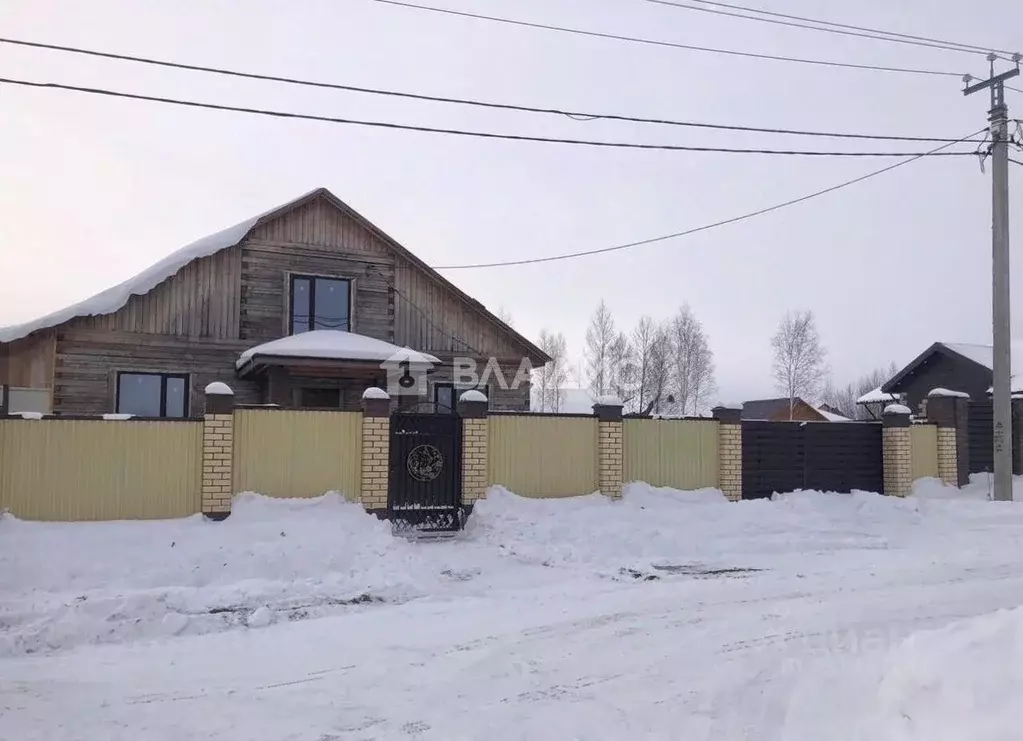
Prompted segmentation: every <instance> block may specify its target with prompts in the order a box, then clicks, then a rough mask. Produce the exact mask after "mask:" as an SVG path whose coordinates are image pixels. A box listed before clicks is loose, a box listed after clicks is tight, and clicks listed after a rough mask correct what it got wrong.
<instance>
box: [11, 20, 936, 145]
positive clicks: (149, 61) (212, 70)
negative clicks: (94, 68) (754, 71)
mask: <svg viewBox="0 0 1023 741" xmlns="http://www.w3.org/2000/svg"><path fill="white" fill-rule="evenodd" d="M0 44H12V45H15V46H23V47H29V48H32V49H45V50H49V51H60V52H67V53H70V54H80V55H84V56H90V57H99V58H103V59H113V60H118V61H125V62H134V63H139V64H146V65H152V66H156V67H168V68H171V69H180V70H187V71H191V72H204V73H209V74H215V75H224V76H228V77H240V78H245V79H250V80H261V81H266V82H280V83H285V84H288V85H299V86H303V87H313V88H325V89H329V90H343V91H346V92H355V93H366V94H369V95H382V96H388V97H397V98H408V99H411V100H422V101H429V102H433V103H450V104H457V105H466V106H474V107H479V108H492V109H498V110H508V111H519V112H525V113H541V114H550V115H558V116H566V117H568V118H573V119H586V120H597V119H602V120H607V121H626V122H630V123H646V124H659V125H665V126H680V127H689V128H700V129H718V130H721V131H744V132H755V133H764V134H783V135H792V136H818V137H825V138H834V139H875V140H881V141H915V142H940V143H944V142H953V141H955V140H954V139H951V138H937V137H923V136H886V135H876V134H857V133H845V132H830V131H806V130H801V129H779V128H764V127H759V126H739V125H728V124H714V123H706V122H701V121H679V120H672V119H663V118H642V117H638V116H623V115H617V114H611V113H589V112H583V111H572V110H563V109H558V108H537V107H533V106H525V105H515V104H511V103H495V102H492V101H481V100H472V99H468V98H451V97H444V96H437V95H423V94H420V93H408V92H400V91H396V90H382V89H379V88H367V87H359V86H355V85H343V84H339V83H331V82H318V81H315V80H304V79H299V78H294V77H282V76H279V75H265V74H259V73H256V72H243V71H240V70H233V69H225V68H222V67H205V66H201V65H197V64H187V63H184V62H171V61H167V60H162V59H153V58H151V57H139V56H134V55H129V54H116V53H113V52H103V51H97V50H94V49H83V48H80V47H74V46H61V45H58V44H47V43H43V42H38V41H24V40H21V39H6V38H0Z"/></svg>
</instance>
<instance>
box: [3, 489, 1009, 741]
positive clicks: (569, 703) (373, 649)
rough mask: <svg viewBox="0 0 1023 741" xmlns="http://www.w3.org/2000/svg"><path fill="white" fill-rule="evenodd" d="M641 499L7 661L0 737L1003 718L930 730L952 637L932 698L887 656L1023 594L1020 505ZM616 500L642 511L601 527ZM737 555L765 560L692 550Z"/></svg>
mask: <svg viewBox="0 0 1023 741" xmlns="http://www.w3.org/2000/svg"><path fill="white" fill-rule="evenodd" d="M817 499H818V500H823V498H822V497H817ZM846 499H848V498H846ZM636 501H637V502H640V503H642V504H643V505H644V506H638V507H636V508H635V511H632V512H631V514H628V515H627V516H624V515H625V513H623V512H622V511H621V510H619V511H614V510H606V509H605V508H600V507H591V508H590V509H593V510H594V511H595V512H598V513H602V514H589V510H587V509H586V508H585V507H583V506H582V505H578V506H579V507H580V511H579V512H575V513H574V514H575V517H574V519H568V518H562V519H560V520H553V519H552V518H551V517H549V511H550V510H549V508H548V509H540V508H536V507H534V506H533V504H532V503H530V504H529V506H528V507H527V508H526V509H525V510H523V509H522V508H521V507H517V505H511V504H509V503H508V502H505V503H504V508H503V509H502V508H501V507H500V506H497V505H495V508H494V509H495V511H494V513H493V515H492V516H491V517H490V521H489V522H490V524H489V526H488V527H487V528H486V529H485V530H480V531H477V532H475V533H470V534H469V535H468V536H467V538H466V540H465V541H464V542H454V543H430V544H413V545H410V546H408V548H410V549H412V550H411V552H412V553H413V555H414V556H415V560H416V561H417V562H418V563H419V564H420V566H423V567H427V566H429V565H434V566H436V567H438V568H440V567H443V568H442V569H441V570H450V564H452V563H455V562H460V563H462V564H463V565H464V566H466V567H467V568H466V569H465V570H464V571H462V572H459V573H458V574H457V575H456V578H451V579H448V582H447V585H446V586H444V587H440V586H438V585H436V584H430V585H429V586H430V587H431V588H430V589H429V590H427V591H429V592H430V593H428V594H423V595H422V596H418V597H416V598H412V599H409V600H408V601H403V602H401V603H400V604H367V605H359V606H351V607H346V608H344V610H343V611H342V612H340V613H339V614H335V615H332V616H329V617H324V618H320V619H299V620H287V621H282V622H278V623H277V624H272V625H269V626H266V627H258V628H256V627H254V628H245V627H238V628H234V629H228V630H221V631H218V632H212V633H204V634H200V635H178V636H173V637H166V638H160V639H156V640H149V641H134V642H116V643H112V644H108V645H87V646H77V647H73V648H70V649H67V650H61V651H57V652H55V653H52V654H47V655H24V656H12V657H10V658H7V659H3V660H0V710H2V716H0V738H2V739H4V741H14V739H17V740H18V741H22V740H25V741H28V740H29V739H54V740H63V739H89V740H90V741H91V740H93V739H98V738H103V739H132V741H136V740H137V739H175V740H182V741H184V740H187V739H246V740H261V739H266V740H268V741H269V740H273V741H278V740H283V739H289V740H291V739H294V740H296V741H298V740H303V741H304V740H305V739H310V740H312V741H325V740H326V739H407V738H414V739H446V740H454V739H488V740H494V741H504V740H506V739H507V740H511V739H534V740H535V739H551V740H554V739H557V740H559V741H560V740H562V739H686V740H687V741H688V740H699V739H746V738H748V739H785V740H786V741H788V740H790V739H795V740H802V739H806V740H807V741H810V740H811V739H821V738H828V739H864V740H865V739H868V738H869V739H872V741H877V740H878V739H893V740H894V739H899V740H900V741H901V740H902V739H906V740H908V739H917V738H919V739H921V740H922V739H923V738H928V741H940V739H944V738H948V739H954V738H967V737H970V738H992V739H995V738H997V739H1000V738H1005V739H1008V738H1012V737H1013V736H1011V735H1004V736H1000V735H970V736H966V735H957V734H962V733H963V732H964V731H963V729H964V728H965V727H967V726H963V725H958V726H957V725H956V724H954V723H948V722H942V723H941V724H939V725H938V726H937V733H936V731H935V723H934V720H935V719H934V717H932V716H934V714H938V715H940V713H941V710H942V707H941V706H942V705H943V704H944V705H947V703H946V702H944V700H943V696H942V694H941V692H940V687H938V688H937V689H935V688H934V686H932V685H935V683H934V682H933V681H931V680H932V679H933V677H932V678H931V679H928V675H927V671H934V672H939V670H941V667H942V663H941V660H940V659H941V657H940V656H939V655H938V654H936V653H935V651H934V650H929V652H928V653H926V654H925V655H926V656H927V657H931V658H933V662H932V663H933V664H934V666H926V667H924V668H922V669H921V670H920V673H919V676H918V677H916V680H919V682H918V683H920V684H923V685H925V686H926V687H927V688H928V689H929V690H930V691H931V692H932V697H931V701H933V702H932V704H934V703H936V706H935V707H933V708H930V710H928V708H929V707H930V706H929V705H928V704H927V703H923V704H921V701H920V698H919V697H918V696H917V695H918V694H919V693H916V694H914V692H915V690H916V689H919V688H916V687H915V685H914V686H912V687H911V686H909V684H908V682H910V681H911V680H909V679H905V678H900V677H895V678H893V677H892V676H891V672H890V671H888V669H887V668H886V665H885V662H886V661H888V660H889V659H890V658H891V656H892V655H893V652H898V651H900V650H903V649H900V644H901V643H902V641H903V640H904V639H905V638H906V637H907V636H910V635H912V634H915V633H918V632H919V631H921V630H926V629H930V628H940V627H942V626H945V625H948V624H950V623H954V622H955V621H960V620H962V619H964V618H970V617H972V616H976V615H985V614H988V613H991V612H993V611H995V610H998V609H1001V608H1014V607H1016V606H1019V605H1023V569H1020V568H1019V567H1018V566H1017V562H1018V543H1019V540H1020V538H1019V536H1018V535H1017V532H1020V533H1023V529H1021V526H1023V514H1019V515H1017V514H1016V512H1015V506H1016V505H992V504H991V503H986V502H983V503H981V502H969V503H958V502H957V503H954V506H953V504H948V503H943V502H939V503H934V504H933V505H928V506H924V505H920V506H919V507H917V508H916V509H914V507H916V505H914V504H913V503H911V502H907V503H901V502H899V503H894V504H893V503H892V502H891V500H882V499H880V498H877V497H873V498H870V499H869V500H863V501H861V502H858V503H856V502H849V501H843V502H842V503H840V504H837V505H836V504H834V500H827V501H826V503H824V504H823V505H822V504H821V503H820V502H818V501H817V500H813V501H810V500H807V501H803V502H799V501H798V500H797V501H796V502H795V504H794V505H793V506H788V505H785V504H782V503H763V505H762V506H760V505H755V506H757V507H758V509H756V510H755V511H754V510H752V509H751V510H750V511H749V512H748V513H747V514H742V513H740V514H735V513H736V512H737V511H738V510H743V509H747V505H738V506H737V505H713V504H712V505H707V506H703V507H681V508H677V509H678V511H675V510H674V509H671V508H667V507H663V508H658V507H651V506H650V502H649V501H644V500H642V499H641V498H639V497H637V498H636ZM946 504H948V506H947V507H946ZM546 506H547V503H545V507H546ZM549 506H550V507H558V506H559V504H558V503H549ZM722 508H723V509H722ZM768 508H774V509H768ZM985 508H987V509H985ZM993 508H999V509H998V510H995V509H993ZM584 510H585V511H584ZM608 513H610V515H611V516H613V519H610V516H609V514H608ZM605 519H606V520H607V522H605V523H604V525H603V527H613V526H614V523H619V525H621V526H624V525H626V524H629V525H632V526H634V528H636V529H639V528H641V525H640V523H644V522H645V523H646V524H645V527H646V528H647V531H645V532H642V531H641V532H638V533H634V534H633V537H632V538H626V540H625V541H624V542H623V543H622V544H618V545H608V544H606V543H605V544H604V545H603V546H601V542H600V536H602V535H606V534H607V531H602V530H601V527H602V526H601V525H600V523H601V522H604V520H605ZM527 521H528V522H527ZM512 523H514V525H515V527H513V528H512V527H511V524H512ZM682 523H688V525H685V526H684V525H683V524H682ZM666 528H667V529H668V531H669V535H671V537H668V538H667V539H666V540H665V543H666V544H657V543H656V537H655V533H660V532H662V531H664V530H665V529H666ZM737 530H740V531H742V533H743V534H744V537H743V538H741V539H739V538H738V537H736V539H735V540H725V536H726V535H727V534H729V533H731V534H732V535H734V536H738V534H739V533H738V532H733V531H737ZM555 535H559V536H560V540H559V541H557V543H555V541H553V540H551V539H552V538H554V537H555ZM594 539H596V540H595V542H590V541H594ZM707 540H713V541H715V542H716V543H717V546H716V547H715V548H710V547H709V546H708V543H707V542H704V541H707ZM697 541H699V542H697ZM740 541H741V542H744V543H746V546H747V547H746V548H745V549H739V548H738V547H737V546H736V545H735V544H736V543H738V542H740ZM534 542H535V544H536V548H535V552H534V550H531V549H530V544H531V543H534ZM651 543H654V545H653V546H651ZM556 545H557V546H559V547H562V548H564V550H562V551H560V552H559V551H558V548H557V547H555V546H556ZM570 545H571V548H569V546H570ZM587 546H588V547H589V548H590V551H589V552H587V551H586V550H585V549H586V548H587ZM403 547H404V546H403ZM651 548H653V551H651V550H650V549H651ZM540 553H546V554H548V555H547V556H545V557H543V558H540V557H539V554H540ZM708 553H715V554H716V555H717V558H716V559H715V564H714V566H713V567H706V566H704V567H699V566H697V567H693V568H691V569H690V568H687V569H686V571H689V573H673V572H677V571H679V570H680V569H677V568H669V566H672V565H675V566H677V565H680V564H682V563H686V564H690V565H692V564H696V563H698V562H701V563H706V562H707V560H708V559H707V558H703V559H696V558H692V556H694V555H703V556H706V555H707V554H708ZM403 554H404V551H403ZM552 554H553V555H552ZM682 557H686V560H685V561H683V560H682ZM666 558H667V559H669V560H666ZM672 562H673V563H672ZM657 563H660V567H659V568H652V567H651V568H648V566H649V564H655V565H656V564H657ZM613 564H618V565H619V566H620V567H625V575H622V574H621V573H620V571H621V568H619V569H614V568H613ZM644 564H647V566H644ZM728 566H731V567H736V568H757V569H761V570H759V571H748V572H737V573H727V574H722V573H709V574H700V573H693V571H696V572H699V571H700V570H701V569H703V570H705V571H715V572H716V571H718V570H719V568H725V567H728ZM426 570H429V569H426ZM631 572H634V573H635V575H636V576H638V577H639V578H633V577H632V576H630V573H631ZM647 575H651V576H656V577H657V578H656V579H651V580H647V579H645V578H644V577H645V576H647ZM438 584H439V582H438ZM19 609H22V608H19ZM2 615H3V613H2V612H0V616H2ZM995 632H997V631H995ZM1003 632H1004V631H1003ZM971 635H972V634H971ZM1013 635H1014V634H1013ZM971 640H972V639H971ZM1021 642H1023V641H1021ZM941 643H942V645H944V644H945V643H949V642H948V641H942V642H941ZM960 643H961V642H960ZM967 643H969V641H967ZM1007 648H1009V649H1012V648H1013V647H1012V646H1008V647H1007ZM1014 660H1015V659H1014ZM921 663H922V664H927V662H921ZM886 672H887V674H886ZM882 679H886V681H887V684H881V680H882ZM900 682H902V684H900ZM938 684H940V682H939V683H938ZM903 685H905V686H903ZM879 688H881V689H884V692H887V695H884V693H880V694H879ZM1018 689H1019V687H1018V686H1017V687H1016V690H1017V691H1018ZM957 692H959V693H960V694H962V691H961V689H959V688H957ZM914 703H915V704H914ZM921 707H923V708H924V710H925V711H926V712H928V713H930V715H927V716H926V717H925V716H924V714H921V711H920V708H921ZM966 720H969V719H966ZM974 720H976V719H974ZM928 723H929V725H928ZM1018 727H1019V726H1018V725H1016V726H1015V728H1014V729H1012V732H1015V730H1016V729H1018ZM974 730H976V726H974ZM918 731H919V733H918ZM925 732H926V733H928V734H929V735H927V736H924V735H919V734H922V733H925ZM941 732H945V733H947V734H948V735H945V736H942V735H941ZM1007 733H1008V729H1007Z"/></svg>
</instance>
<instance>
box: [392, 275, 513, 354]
mask: <svg viewBox="0 0 1023 741" xmlns="http://www.w3.org/2000/svg"><path fill="white" fill-rule="evenodd" d="M394 287H395V294H396V295H395V299H394V307H395V308H394V341H395V342H396V343H397V344H399V345H408V346H409V347H414V348H416V349H419V350H426V351H427V352H432V353H436V352H448V353H456V354H463V353H464V354H468V355H485V356H490V355H493V356H495V357H513V356H514V357H522V355H523V354H524V349H523V348H522V347H520V346H519V345H518V344H517V343H515V342H513V341H512V340H511V338H509V337H508V334H507V332H505V331H504V330H502V329H500V328H499V327H498V325H497V324H496V323H494V322H493V321H492V320H490V319H488V318H487V317H486V316H485V315H483V314H481V313H480V311H481V310H484V307H483V304H480V303H479V302H475V301H473V302H471V303H470V302H469V301H465V300H464V299H462V298H460V297H459V296H457V295H456V294H454V293H452V292H451V290H450V289H448V288H446V287H445V286H444V285H443V284H442V283H441V282H440V281H438V280H437V279H436V278H433V277H432V276H430V275H429V274H427V273H426V272H424V271H423V270H422V269H421V268H419V267H418V266H416V265H413V264H412V263H411V262H409V261H408V260H405V259H403V258H400V257H399V258H398V259H397V260H396V263H395V273H394ZM473 304H475V307H474V306H473Z"/></svg>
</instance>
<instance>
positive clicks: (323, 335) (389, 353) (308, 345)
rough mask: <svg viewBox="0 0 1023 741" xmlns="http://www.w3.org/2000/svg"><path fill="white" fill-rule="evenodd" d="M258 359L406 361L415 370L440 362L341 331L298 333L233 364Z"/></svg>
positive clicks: (258, 348) (258, 347)
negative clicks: (261, 357) (415, 368)
mask: <svg viewBox="0 0 1023 741" xmlns="http://www.w3.org/2000/svg"><path fill="white" fill-rule="evenodd" d="M258 356H264V357H276V358H323V359H327V360H361V361H369V362H375V363H383V362H391V363H394V364H395V366H397V364H399V363H405V362H407V363H408V364H409V365H410V366H412V367H418V368H428V367H429V366H431V365H434V364H439V363H440V360H438V359H437V358H436V357H434V356H433V355H430V354H429V353H424V352H418V351H416V350H411V349H409V348H407V347H398V346H397V345H392V344H391V343H390V342H384V341H383V340H378V339H376V338H375V337H367V336H366V335H361V334H355V333H354V332H342V331H340V330H337V329H317V330H313V331H312V332H302V333H301V334H294V335H291V336H290V337H282V338H281V339H279V340H273V341H271V342H265V343H263V344H262V345H256V346H255V347H250V348H249V349H248V350H246V351H245V352H243V353H242V354H241V356H240V357H239V358H238V362H237V363H236V364H235V365H236V367H238V368H241V367H242V366H243V365H245V364H246V363H247V362H249V361H250V360H252V359H253V358H255V357H258Z"/></svg>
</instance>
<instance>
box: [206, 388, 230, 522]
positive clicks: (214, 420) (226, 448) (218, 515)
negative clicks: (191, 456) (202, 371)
mask: <svg viewBox="0 0 1023 741" xmlns="http://www.w3.org/2000/svg"><path fill="white" fill-rule="evenodd" d="M205 391H206V403H205V410H204V412H205V413H204V414H203V419H202V513H203V514H204V515H205V516H206V517H208V518H210V519H211V520H224V519H226V518H227V517H228V515H230V514H231V496H232V495H233V494H234V478H233V475H232V468H233V462H234V392H233V391H232V390H231V387H230V386H228V385H227V384H226V383H221V382H220V381H215V382H214V383H211V384H210V385H209V386H207V387H206V390H205Z"/></svg>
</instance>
